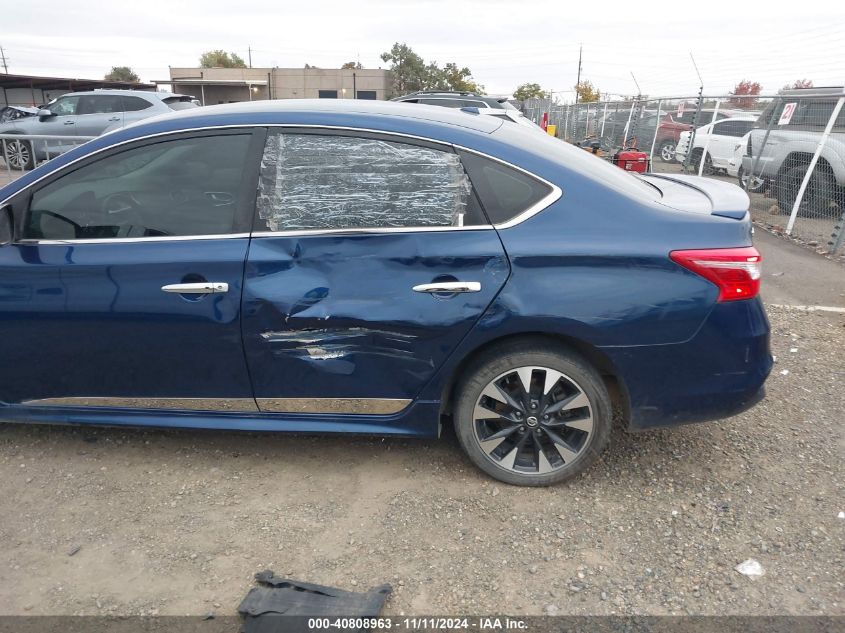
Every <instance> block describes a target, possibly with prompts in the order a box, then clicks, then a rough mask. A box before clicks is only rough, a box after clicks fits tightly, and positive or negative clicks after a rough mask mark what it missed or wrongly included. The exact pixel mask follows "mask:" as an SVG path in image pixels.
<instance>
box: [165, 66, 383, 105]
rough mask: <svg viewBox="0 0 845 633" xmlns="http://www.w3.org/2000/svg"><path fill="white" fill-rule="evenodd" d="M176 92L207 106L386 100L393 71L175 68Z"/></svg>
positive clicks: (171, 80) (172, 83)
mask: <svg viewBox="0 0 845 633" xmlns="http://www.w3.org/2000/svg"><path fill="white" fill-rule="evenodd" d="M156 83H157V84H167V83H169V84H170V85H171V87H172V88H171V89H172V90H173V92H176V93H179V94H190V95H193V96H195V97H196V98H197V99H199V100H200V101H201V102H202V104H203V105H216V104H218V103H231V102H235V101H256V100H263V99H355V98H357V99H380V100H383V99H386V98H387V95H388V93H389V92H390V83H391V77H390V71H388V70H382V69H370V68H367V69H348V70H346V69H344V70H341V69H339V68H171V69H170V80H169V81H165V80H161V81H157V82H156Z"/></svg>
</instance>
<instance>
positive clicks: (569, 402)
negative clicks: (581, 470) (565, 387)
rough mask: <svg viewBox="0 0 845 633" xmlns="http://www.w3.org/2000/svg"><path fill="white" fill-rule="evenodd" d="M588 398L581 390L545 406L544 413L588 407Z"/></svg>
mask: <svg viewBox="0 0 845 633" xmlns="http://www.w3.org/2000/svg"><path fill="white" fill-rule="evenodd" d="M589 406H590V400H589V398H587V396H586V395H584V393H583V392H578V393H576V394H575V395H572V396H569V397H567V398H564V399H563V400H559V401H558V402H555V403H554V404H552V405H550V406H549V407H547V408H546V411H545V413H547V414H549V415H551V414H552V413H557V412H558V411H569V410H571V409H580V408H582V407H589Z"/></svg>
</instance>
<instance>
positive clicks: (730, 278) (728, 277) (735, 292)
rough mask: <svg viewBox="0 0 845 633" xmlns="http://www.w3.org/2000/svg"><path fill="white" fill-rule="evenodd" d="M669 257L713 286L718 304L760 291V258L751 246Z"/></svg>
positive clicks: (753, 294) (694, 251)
mask: <svg viewBox="0 0 845 633" xmlns="http://www.w3.org/2000/svg"><path fill="white" fill-rule="evenodd" d="M669 257H671V258H672V261H673V262H675V263H677V264H680V265H681V266H683V267H684V268H686V269H688V270H691V271H692V272H694V273H696V274H698V275H701V276H702V277H704V278H705V279H707V280H708V281H712V282H713V283H714V284H716V286H718V288H719V299H718V300H719V301H738V300H739V299H751V298H752V297H756V296H757V295H758V294H759V292H760V270H761V268H762V263H761V262H762V257H760V253H758V252H757V249H756V248H754V247H753V246H748V247H745V248H707V249H702V250H692V251H672V252H671V253H669Z"/></svg>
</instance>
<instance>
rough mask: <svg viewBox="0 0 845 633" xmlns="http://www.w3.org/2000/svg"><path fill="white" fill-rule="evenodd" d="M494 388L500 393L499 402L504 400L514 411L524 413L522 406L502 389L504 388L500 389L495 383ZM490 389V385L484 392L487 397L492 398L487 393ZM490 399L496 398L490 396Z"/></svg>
mask: <svg viewBox="0 0 845 633" xmlns="http://www.w3.org/2000/svg"><path fill="white" fill-rule="evenodd" d="M492 386H493V387H494V388H495V389H496V391H497V392H498V393H499V397H498V400H500V401H502V400H503V401H504V402H505V404H507V405H508V406H509V407H510V408H511V409H514V410H516V411H522V405H521V404H519V402H517V401H516V399H515V398H514V397H513V396H512V395H510V394H509V393H508V392H507V391H505V390H504V389H502V387H500V386H499V385H498V383H493V385H492ZM488 389H490V386H489V385H488V387H487V389H485V390H484V393H485V395H488V396H490V394H489V393H487V391H488ZM490 397H491V398H494V396H490Z"/></svg>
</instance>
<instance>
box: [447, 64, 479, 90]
mask: <svg viewBox="0 0 845 633" xmlns="http://www.w3.org/2000/svg"><path fill="white" fill-rule="evenodd" d="M441 72H442V75H443V79H444V81H445V83H446V86H447V88H448V89H449V90H456V91H458V92H475V93H477V94H481V95H483V94H484V86H482V85H481V84H479V83H476V81H475V80H474V79H473V78H472V72H471V71H470V69H469V68H467V67H466V66H464V67H463V68H458V65H457V64H455V63H454V62H450V63H448V64H446V65H445V66H444V67H443V68H442V70H441Z"/></svg>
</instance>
